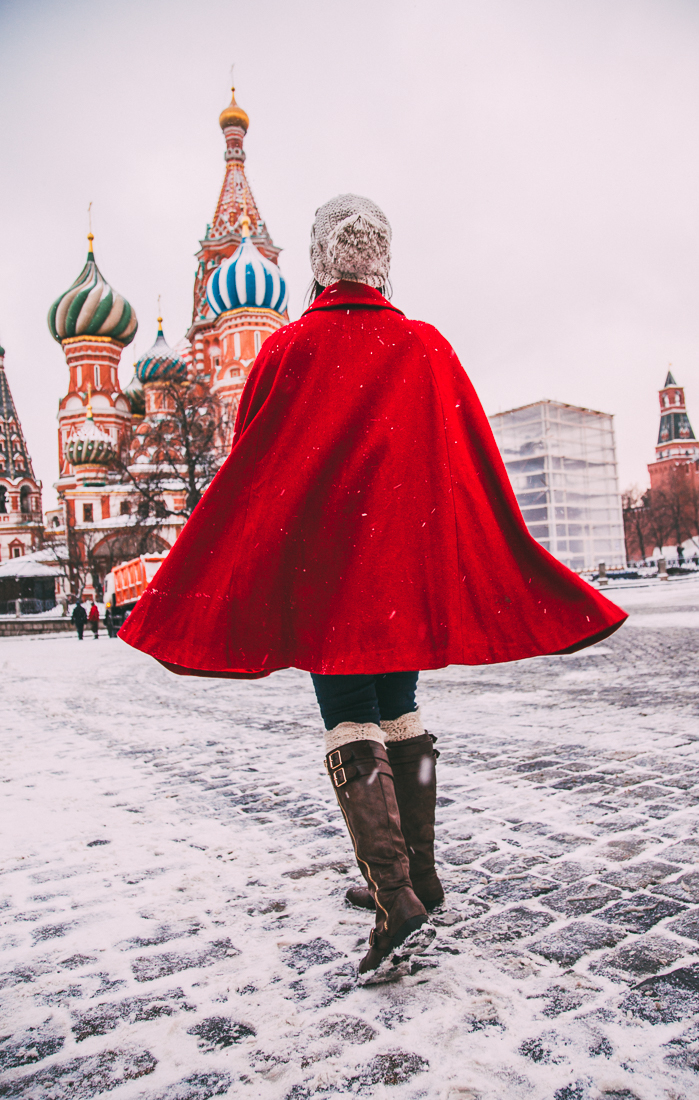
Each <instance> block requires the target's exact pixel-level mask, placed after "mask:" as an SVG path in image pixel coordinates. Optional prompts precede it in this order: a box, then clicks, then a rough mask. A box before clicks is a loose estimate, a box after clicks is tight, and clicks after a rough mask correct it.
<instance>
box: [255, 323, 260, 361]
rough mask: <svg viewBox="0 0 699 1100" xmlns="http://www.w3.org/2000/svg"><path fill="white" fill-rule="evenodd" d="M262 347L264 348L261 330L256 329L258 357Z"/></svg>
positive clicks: (256, 352) (256, 351)
mask: <svg viewBox="0 0 699 1100" xmlns="http://www.w3.org/2000/svg"><path fill="white" fill-rule="evenodd" d="M261 347H262V336H261V335H260V330H259V329H257V328H256V329H255V355H257V354H258V353H259V350H260V348H261Z"/></svg>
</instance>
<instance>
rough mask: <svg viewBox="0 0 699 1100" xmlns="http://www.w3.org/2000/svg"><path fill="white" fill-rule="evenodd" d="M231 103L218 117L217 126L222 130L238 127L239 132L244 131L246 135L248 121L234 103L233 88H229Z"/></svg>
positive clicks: (242, 111) (243, 112)
mask: <svg viewBox="0 0 699 1100" xmlns="http://www.w3.org/2000/svg"><path fill="white" fill-rule="evenodd" d="M231 92H232V95H231V101H230V103H229V104H228V106H227V107H226V109H225V110H224V111H221V114H220V115H219V116H218V124H219V126H220V127H221V129H222V130H225V129H226V127H227V126H240V129H241V130H245V132H246V133H247V129H248V126H249V125H250V119H249V118H248V116H247V114H246V113H245V111H244V110H243V108H242V107H239V106H238V104H237V103H236V101H235V88H231Z"/></svg>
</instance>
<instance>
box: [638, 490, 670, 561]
mask: <svg viewBox="0 0 699 1100" xmlns="http://www.w3.org/2000/svg"><path fill="white" fill-rule="evenodd" d="M643 499H644V501H645V512H646V522H647V531H648V535H649V537H650V540H651V542H652V545H653V548H655V547H656V546H657V548H658V550H662V548H663V546H665V545H666V544H667V540H668V538H669V537H670V534H671V533H672V519H671V516H670V512H669V509H668V503H667V497H666V494H665V491H664V490H663V489H648V491H647V492H646V493H645V494H644V498H643Z"/></svg>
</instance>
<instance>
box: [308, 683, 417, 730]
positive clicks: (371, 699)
mask: <svg viewBox="0 0 699 1100" xmlns="http://www.w3.org/2000/svg"><path fill="white" fill-rule="evenodd" d="M418 676H419V673H417V672H381V673H378V674H377V675H376V676H321V675H319V674H318V673H316V672H312V673H311V677H312V679H313V687H314V688H315V689H316V698H317V699H318V706H319V707H320V713H321V714H322V716H323V721H324V722H325V728H326V729H327V730H331V729H334V728H335V726H338V725H339V724H340V722H375V723H376V725H377V726H378V725H379V723H380V722H381V719H382V718H383V719H385V720H386V721H390V720H391V719H393V718H400V716H401V714H408V713H409V712H411V711H414V710H417V704H416V703H415V689H416V688H417V678H418Z"/></svg>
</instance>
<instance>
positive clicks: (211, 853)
mask: <svg viewBox="0 0 699 1100" xmlns="http://www.w3.org/2000/svg"><path fill="white" fill-rule="evenodd" d="M682 583H686V585H687V587H686V589H685V590H684V592H685V593H686V598H685V599H684V600H683V601H682V602H681V603H680V604H678V603H677V601H675V605H674V606H671V607H670V608H669V609H668V608H664V607H662V606H660V605H658V604H657V601H656V603H655V604H652V605H649V607H648V608H646V609H644V608H643V606H639V607H637V608H636V610H635V614H634V615H632V619H631V620H630V625H628V626H627V627H625V628H624V629H623V630H622V631H621V632H620V633H619V634H617V635H615V636H614V637H613V638H611V639H610V640H608V641H607V642H605V643H603V644H602V645H600V646H597V647H596V648H595V649H593V650H586V651H584V652H583V653H581V654H579V655H576V656H573V657H552V658H546V659H539V660H536V661H531V662H524V663H521V664H516V665H510V666H502V665H501V666H496V667H491V668H481V669H469V668H449V669H445V670H442V671H438V672H429V673H425V674H424V675H423V677H422V678H421V685H422V687H421V693H422V703H423V712H424V716H425V719H426V724H427V726H428V728H429V729H430V730H431V732H433V733H435V734H437V735H438V737H439V742H438V747H439V748H440V749H441V753H442V755H441V758H440V761H439V766H438V775H439V782H440V788H439V811H438V813H439V821H438V836H439V843H438V847H439V862H440V869H441V873H442V874H443V876H444V880H445V883H446V886H447V903H446V906H445V908H444V911H443V912H441V913H439V914H438V915H437V917H436V923H437V924H438V926H439V930H438V936H437V939H436V941H435V945H434V947H433V949H432V950H431V952H430V953H429V954H428V955H427V956H425V957H424V960H423V962H422V963H421V964H420V966H419V968H418V967H417V966H416V967H415V969H414V971H413V973H412V974H411V975H409V976H407V977H405V978H403V979H402V980H401V981H399V982H396V983H395V984H392V985H389V986H383V987H375V988H371V987H367V988H362V989H357V988H356V987H355V985H354V982H353V973H354V967H355V965H356V961H357V959H358V957H359V956H360V954H361V953H362V951H363V949H364V944H365V941H366V936H367V933H368V925H369V918H368V915H367V914H362V913H359V912H357V911H355V910H352V909H350V908H349V907H347V906H346V904H345V903H344V900H343V899H344V891H345V889H346V888H347V885H348V884H349V882H350V881H356V880H357V877H358V876H357V873H356V870H355V868H354V866H353V863H352V859H351V851H350V847H349V842H348V840H347V838H346V835H345V832H344V830H343V828H342V827H341V822H340V820H339V813H338V810H337V808H336V804H335V802H334V798H333V795H332V792H331V790H330V788H329V785H328V781H327V778H326V777H325V775H324V772H323V769H322V741H321V737H320V732H319V722H318V718H317V713H316V709H315V704H314V700H313V697H312V693H311V690H310V683H309V678H308V676H307V675H306V674H304V673H300V672H296V671H293V670H290V671H287V672H283V673H278V674H276V675H275V676H273V677H272V678H270V679H269V680H268V681H262V682H257V683H233V682H218V681H214V680H212V681H206V680H201V681H196V680H187V679H178V678H175V677H173V676H171V675H169V674H168V673H166V672H165V671H164V670H162V669H161V668H159V667H158V666H156V665H155V664H154V663H153V662H152V661H150V660H148V659H146V658H143V657H142V656H141V655H139V654H137V653H135V652H133V651H131V650H129V649H128V648H127V647H126V646H124V645H123V644H122V643H120V642H117V641H109V640H108V639H106V638H101V639H100V641H99V642H98V643H94V642H93V641H91V640H86V641H85V642H83V643H82V644H79V643H78V642H77V640H76V639H74V638H72V637H63V636H61V637H54V638H43V639H42V638H40V639H27V638H20V639H4V640H1V641H0V668H1V670H2V676H1V679H0V683H1V685H2V692H3V700H2V701H3V715H4V721H3V727H4V729H3V737H2V756H1V763H0V780H1V782H0V796H1V797H2V802H3V806H2V808H3V819H4V821H5V823H6V824H5V828H4V830H3V831H4V835H5V838H6V839H5V841H4V843H3V850H4V851H3V855H4V859H3V864H2V874H1V875H0V916H1V917H2V921H3V924H2V931H1V932H0V949H1V951H0V971H1V973H0V998H2V1011H3V1023H2V1025H1V1026H0V1070H2V1077H1V1079H0V1080H1V1082H2V1083H1V1084H0V1097H7V1098H22V1100H64V1098H65V1100H83V1098H89V1097H93V1096H103V1095H109V1096H110V1097H113V1098H114V1100H132V1098H139V1100H208V1098H209V1097H214V1096H229V1097H251V1098H253V1100H256V1098H258V1097H259V1098H262V1100H266V1098H270V1100H272V1098H273V1100H306V1098H310V1097H323V1098H324V1097H336V1096H345V1095H361V1096H366V1097H384V1096H386V1097H387V1096H391V1097H395V1098H396V1100H402V1098H411V1100H417V1098H418V1097H428V1098H430V1100H431V1098H439V1100H442V1098H444V1100H447V1098H449V1100H456V1098H461V1100H517V1098H519V1097H522V1098H532V1100H598V1098H602V1097H605V1098H607V1100H622V1098H623V1100H634V1098H636V1100H656V1098H663V1100H690V1098H691V1097H695V1096H697V1095H699V1017H697V1016H696V1015H694V1016H693V1013H696V1012H697V1009H698V1007H699V870H698V869H697V863H698V862H699V860H698V859H697V855H698V853H699V828H698V826H697V821H698V815H697V804H698V803H699V722H698V721H697V711H698V709H699V708H698V703H699V697H698V696H699V684H698V683H697V677H696V656H697V639H698V638H699V632H698V631H697V629H696V626H695V625H694V624H695V622H696V621H697V620H698V619H699V616H697V611H699V599H697V598H696V596H697V595H698V594H699V588H698V587H697V586H695V585H694V584H693V582H682ZM673 591H675V592H676V590H673ZM693 593H694V594H695V595H694V602H692V594H693ZM612 595H615V594H612ZM634 595H635V596H636V597H637V602H638V598H639V596H638V593H635V594H634ZM620 602H623V601H621V600H620ZM654 615H657V616H658V618H657V620H655V619H654V618H653V616H654ZM668 616H672V618H671V619H670V620H668ZM693 616H694V617H693ZM656 622H657V623H658V624H662V625H658V626H656V625H655V623H656ZM688 624H689V625H688ZM8 822H9V830H8V828H7V823H8ZM8 835H9V838H10V841H11V843H9V844H8V841H7V838H8ZM8 849H10V850H9V851H8Z"/></svg>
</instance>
